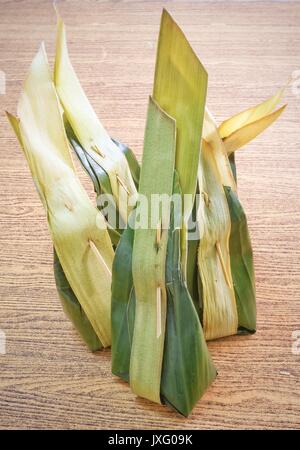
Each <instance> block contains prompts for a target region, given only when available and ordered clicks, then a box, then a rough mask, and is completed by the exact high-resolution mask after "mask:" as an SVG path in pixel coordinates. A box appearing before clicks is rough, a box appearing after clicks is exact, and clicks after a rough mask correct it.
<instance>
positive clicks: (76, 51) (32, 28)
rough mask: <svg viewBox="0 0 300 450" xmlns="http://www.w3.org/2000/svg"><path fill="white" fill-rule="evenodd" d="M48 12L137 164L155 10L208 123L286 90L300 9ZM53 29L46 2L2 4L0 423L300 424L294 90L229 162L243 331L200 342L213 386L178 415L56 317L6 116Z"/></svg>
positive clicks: (251, 6)
mask: <svg viewBox="0 0 300 450" xmlns="http://www.w3.org/2000/svg"><path fill="white" fill-rule="evenodd" d="M59 3H60V5H59V6H60V11H61V14H62V15H63V18H64V20H65V22H66V24H67V30H68V40H69V49H70V53H71V57H72V61H73V63H74V66H75V69H76V71H77V73H78V75H79V77H80V80H81V82H82V84H83V86H84V88H85V90H86V92H87V94H88V96H89V98H90V100H91V101H92V103H93V105H94V107H95V109H96V111H97V113H98V115H99V116H100V118H101V120H102V122H103V123H104V124H105V126H106V128H107V129H108V130H109V133H110V134H111V135H112V136H113V137H116V138H118V139H120V140H121V141H123V142H125V143H127V144H129V145H130V146H131V147H132V148H133V149H134V151H135V152H136V154H137V155H139V156H140V155H141V152H142V145H143V133H144V125H145V113H146V107H147V101H148V98H147V97H148V95H149V94H150V93H151V91H152V82H153V71H154V62H155V51H156V42H157V37H158V29H159V21H160V14H161V9H162V6H165V7H167V9H168V10H169V11H170V12H171V14H173V16H174V18H175V20H176V21H177V22H178V23H179V24H180V26H181V27H182V28H183V30H184V31H185V33H186V35H187V37H188V39H189V40H190V41H191V43H192V46H193V48H194V49H195V51H196V52H197V54H198V55H199V57H200V58H201V61H202V62H203V64H204V65H205V66H206V68H207V70H208V73H209V91H208V106H209V107H210V109H211V111H212V112H213V113H214V114H215V116H216V118H217V120H218V121H219V122H220V121H221V120H223V119H225V118H227V117H228V116H230V115H232V114H234V113H236V112H238V111H240V110H242V109H244V108H246V107H248V106H250V105H254V104H256V103H257V102H259V101H260V100H262V99H264V98H265V97H267V96H269V95H271V94H273V93H274V92H275V91H276V90H277V89H278V88H279V87H281V86H282V85H284V84H285V83H286V82H287V81H288V80H289V78H290V77H291V76H294V77H298V80H299V79H300V71H299V69H300V59H299V55H300V27H299V24H300V4H299V3H290V2H282V3H281V2H274V3H270V2H269V3H268V2H263V1H261V2H258V3H253V2H248V3H239V2H232V3H230V2H223V3H222V2H207V3H204V2H175V1H174V2H159V1H154V2H151V1H140V2H132V1H126V2H125V1H96V0H94V1H92V0H91V1H61V2H59ZM55 21H56V19H55V14H54V11H53V8H52V2H51V1H42V0H36V1H35V0H24V1H21V0H19V1H17V0H15V1H4V0H1V1H0V70H1V71H2V72H4V73H5V75H6V93H5V94H2V95H0V104H1V108H0V110H1V112H0V117H1V119H0V124H1V125H0V130H1V131H0V151H1V166H0V211H1V217H0V227H1V229H0V265H1V267H0V294H1V303H0V329H1V330H2V331H4V332H5V334H6V354H5V355H1V354H0V427H1V428H14V429H16V428H31V429H32V428H34V429H36V428H50V429H51V428H70V429H71V428H99V429H101V428H104V429H129V428H133V429H142V428H156V429H200V428H285V429H286V428H300V384H299V378H300V373H299V363H300V352H298V353H299V354H298V355H297V351H294V352H292V344H293V332H295V331H296V330H300V272H299V269H300V148H299V146H300V132H299V130H300V128H299V122H300V120H299V119H300V82H298V84H297V80H294V84H293V87H292V86H291V87H288V88H287V91H286V101H287V102H288V108H287V110H286V111H285V112H284V114H283V116H282V118H280V120H279V121H278V123H276V124H274V125H273V126H272V127H271V128H270V129H269V130H267V131H266V132H265V133H264V134H263V135H261V136H260V137H259V138H257V139H256V140H255V142H253V143H251V144H250V145H248V147H247V148H245V149H243V150H241V151H240V152H239V153H238V154H237V166H238V179H239V194H240V197H241V200H242V202H243V205H244V207H245V210H246V212H247V214H248V218H249V219H248V220H249V227H250V232H251V236H252V240H253V247H254V255H255V267H256V276H257V304H258V327H257V328H258V329H257V333H256V334H255V335H254V336H251V337H231V338H227V339H223V340H218V341H214V342H210V343H209V349H210V351H211V353H212V356H213V359H214V361H215V363H216V366H217V367H218V371H219V375H218V377H217V379H216V381H215V382H214V384H213V385H212V386H211V388H210V389H209V390H208V391H207V393H206V394H205V395H204V397H203V398H202V400H201V401H200V402H199V403H198V405H197V406H196V407H195V409H194V411H193V413H192V414H191V416H190V417H189V418H188V419H184V418H182V417H180V416H179V415H178V414H176V413H175V412H173V411H170V410H169V409H168V408H167V407H164V406H159V405H155V404H152V403H150V402H148V401H146V400H143V399H139V398H136V396H135V395H134V394H132V393H131V392H130V389H129V388H128V386H127V384H126V383H124V382H121V381H120V380H119V379H117V378H116V377H114V376H112V375H111V372H110V351H104V352H101V353H100V352H99V353H96V354H92V353H90V352H89V351H88V350H87V349H86V348H85V346H84V344H83V343H82V342H81V340H80V339H79V337H78V336H77V334H76V332H75V331H74V329H73V328H72V326H71V324H70V323H69V321H68V320H67V319H66V318H65V316H64V314H63V312H62V309H61V306H60V302H59V299H58V296H57V293H56V290H55V285H54V278H53V272H52V245H51V241H50V238H49V233H48V230H47V226H46V220H45V214H44V210H43V208H42V205H41V203H40V201H39V198H38V195H37V193H36V191H35V189H34V185H33V182H32V180H31V177H30V175H29V170H28V167H27V165H26V163H25V160H24V158H23V156H22V153H21V151H20V148H19V145H18V143H17V141H16V139H15V137H14V136H13V133H12V131H11V129H10V127H9V125H8V123H7V121H6V118H5V115H4V109H8V110H9V111H11V112H16V104H17V99H18V96H19V93H20V89H21V85H22V81H23V80H24V77H25V74H26V71H27V69H28V66H29V64H30V61H31V59H32V58H33V55H34V54H35V52H36V50H37V48H38V46H39V44H40V42H41V41H42V40H44V41H45V43H46V47H47V51H48V55H49V59H50V62H51V64H52V62H53V53H54V41H55ZM297 70H298V72H295V71H297ZM297 94H298V95H297ZM80 176H81V178H82V180H83V183H84V185H85V187H86V188H87V189H88V191H89V192H90V194H91V195H93V192H92V186H91V183H90V181H89V180H88V179H87V177H86V176H85V175H84V174H83V173H82V172H81V175H80ZM299 347H300V346H298V349H299ZM295 350H297V348H296V346H295Z"/></svg>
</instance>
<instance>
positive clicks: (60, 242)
mask: <svg viewBox="0 0 300 450" xmlns="http://www.w3.org/2000/svg"><path fill="white" fill-rule="evenodd" d="M41 99H43V101H41ZM18 114H19V117H20V119H16V118H14V119H13V120H10V121H11V123H12V126H13V128H14V130H15V132H16V135H17V137H18V139H19V141H20V143H21V148H23V151H24V155H25V157H26V159H27V162H28V165H29V167H30V170H31V173H32V177H33V179H34V181H35V184H36V187H37V190H38V193H39V195H40V198H41V200H42V203H43V205H44V207H45V209H46V212H47V219H48V225H49V229H50V231H51V236H52V239H53V243H54V247H55V251H56V253H57V256H58V259H59V261H60V264H61V266H62V267H63V271H64V274H65V275H66V278H67V279H68V281H69V283H70V287H72V291H73V292H74V294H75V295H76V297H77V299H78V300H79V302H80V305H81V306H82V310H84V311H85V314H86V316H87V317H88V319H89V322H90V323H91V324H92V327H93V329H94V330H95V333H96V334H97V336H98V339H99V341H100V342H101V345H103V346H107V345H110V295H109V293H110V282H111V280H110V277H111V271H110V267H111V265H112V259H113V249H112V246H111V242H110V239H109V236H108V233H107V230H106V226H105V222H104V218H103V217H102V216H101V214H100V215H98V214H99V213H97V210H96V209H95V208H94V207H93V206H92V204H91V202H90V200H89V198H88V196H87V194H86V193H85V191H84V190H83V188H82V186H81V185H80V183H79V180H78V178H77V177H76V175H75V172H74V167H73V163H72V159H71V156H70V153H69V146H68V143H67V138H66V135H65V130H64V124H63V118H62V112H61V108H60V105H59V103H58V99H57V96H56V93H55V90H54V87H53V83H52V79H51V77H50V70H49V66H48V62H47V57H46V53H45V49H44V47H43V45H42V46H41V48H40V50H39V52H38V53H37V55H36V57H35V58H34V60H33V62H32V65H31V67H30V71H29V74H28V76H27V79H26V81H25V84H24V89H23V91H22V94H21V98H20V101H19V105H18ZM48 116H50V117H51V120H49V117H48ZM9 119H12V116H10V117H9ZM97 215H98V216H97ZM96 220H97V221H98V224H100V222H101V225H102V228H101V229H100V228H99V227H97V226H96ZM58 268H59V267H58ZM96 279H97V282H96ZM99 280H101V282H100V283H99ZM99 284H100V285H101V291H100V290H99ZM61 297H64V298H65V296H64V293H63V292H62V295H61ZM78 317H79V316H77V318H76V320H77V319H78ZM76 320H75V322H76ZM77 321H78V320H77ZM93 345H94V344H93Z"/></svg>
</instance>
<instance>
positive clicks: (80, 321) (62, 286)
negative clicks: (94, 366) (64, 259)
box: [53, 250, 102, 352]
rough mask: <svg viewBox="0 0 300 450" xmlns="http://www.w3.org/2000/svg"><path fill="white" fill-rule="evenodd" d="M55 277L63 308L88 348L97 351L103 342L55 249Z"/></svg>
mask: <svg viewBox="0 0 300 450" xmlns="http://www.w3.org/2000/svg"><path fill="white" fill-rule="evenodd" d="M53 265H54V277H55V283H56V288H57V291H58V294H59V298H60V300H61V303H62V306H63V310H64V312H65V314H66V315H67V316H68V318H69V319H70V320H71V322H72V323H73V325H74V327H75V328H76V330H77V331H78V333H79V334H80V336H81V338H82V339H83V341H84V342H85V343H86V345H87V346H88V348H89V349H90V350H91V351H92V352H95V351H96V350H100V349H101V348H102V344H101V342H100V339H99V338H98V336H97V334H96V333H95V331H94V329H93V327H92V325H91V323H90V321H89V319H88V318H87V316H86V314H85V312H84V310H83V309H82V307H81V305H80V303H79V301H78V299H77V297H76V295H75V294H74V292H73V290H72V288H71V286H70V283H69V282H68V280H67V278H66V276H65V274H64V271H63V268H62V266H61V264H60V261H59V259H58V256H57V254H56V251H55V250H54V264H53Z"/></svg>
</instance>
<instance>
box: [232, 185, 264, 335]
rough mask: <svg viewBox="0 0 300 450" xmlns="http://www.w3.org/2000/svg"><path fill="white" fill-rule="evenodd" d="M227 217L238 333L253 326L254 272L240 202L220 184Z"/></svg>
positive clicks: (254, 316)
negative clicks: (228, 214) (225, 199)
mask: <svg viewBox="0 0 300 450" xmlns="http://www.w3.org/2000/svg"><path fill="white" fill-rule="evenodd" d="M224 190H225V194H226V198H227V203H228V207H229V212H230V219H231V232H230V238H229V251H230V265H231V273H232V278H233V286H234V293H235V298H236V304H237V312H238V333H239V334H244V333H254V332H255V329H256V302H255V276H254V267H253V255H252V248H251V241H250V236H249V231H248V226H247V219H246V215H245V213H244V210H243V208H242V205H241V203H240V201H239V199H238V197H237V195H236V193H235V192H233V191H232V189H231V188H230V187H227V186H225V187H224Z"/></svg>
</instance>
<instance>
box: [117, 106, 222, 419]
mask: <svg viewBox="0 0 300 450" xmlns="http://www.w3.org/2000/svg"><path fill="white" fill-rule="evenodd" d="M165 118H166V116H164V114H163V113H162V111H160V110H159V108H158V107H157V106H156V105H155V104H153V103H151V101H150V104H149V109H148V120H147V128H146V134H145V146H144V153H143V163H142V171H141V179H140V191H139V193H143V194H144V195H147V193H148V192H149V191H150V192H153V193H157V192H159V186H158V185H157V181H156V182H155V180H154V184H153V186H150V187H149V185H150V183H149V177H150V176H151V174H152V173H153V167H152V166H153V165H155V167H156V173H157V175H159V177H158V179H159V180H162V181H163V183H162V188H163V189H164V190H167V189H168V187H167V186H168V183H169V175H168V174H170V173H171V174H173V173H174V170H173V169H172V160H171V159H169V157H167V155H166V153H167V152H169V153H171V148H170V147H169V150H167V146H168V145H172V139H171V135H170V132H171V134H172V131H171V129H170V131H166V129H165V126H166V125H167V124H168V122H169V120H167V122H165ZM171 123H172V122H171ZM160 127H161V128H160ZM169 127H170V124H169ZM155 134H156V137H155ZM158 143H160V145H158ZM173 145H174V144H173ZM163 161H164V162H163ZM162 168H163V169H164V172H162ZM173 183H174V184H173ZM172 185H173V186H172V188H171V193H177V194H178V193H179V192H180V191H179V181H178V177H177V178H176V180H175V182H174V175H172ZM148 189H149V191H148ZM135 213H137V211H135ZM176 213H177V215H178V216H177V217H174V213H172V214H173V216H172V214H171V216H172V221H171V226H170V229H169V232H167V235H165V237H164V238H163V237H162V239H161V241H160V246H159V249H160V251H163V250H164V248H165V251H166V252H167V253H166V262H165V264H163V263H162V260H164V258H163V257H161V254H160V255H159V252H158V251H157V248H156V247H155V245H154V242H155V239H154V238H155V232H156V230H148V229H147V230H144V229H135V230H134V229H133V228H135V225H136V219H132V216H131V217H130V221H129V222H130V225H131V226H132V222H134V226H133V227H132V228H128V229H127V230H125V231H124V233H123V235H122V236H121V239H120V242H119V245H118V247H117V250H116V253H115V259H114V263H113V270H112V371H113V373H114V374H115V375H118V376H120V377H122V378H123V379H125V380H127V381H129V382H130V385H131V387H132V389H133V391H134V392H136V393H137V394H138V395H140V396H143V397H145V398H148V399H150V400H154V401H156V402H158V403H160V402H163V403H167V404H169V405H170V406H172V407H173V408H175V409H176V410H177V411H179V412H180V413H181V414H183V415H188V414H189V413H190V411H191V410H192V408H193V406H194V404H195V403H196V402H197V401H198V399H199V398H200V397H201V395H202V394H203V392H204V391H205V389H206V388H207V387H208V385H209V384H210V383H211V382H212V380H213V379H214V377H215V375H216V371H215V369H214V366H213V363H212V361H211V359H210V356H209V353H208V349H207V346H206V342H205V339H204V335H203V331H202V327H201V324H200V320H199V317H198V314H197V311H196V309H195V307H194V304H193V300H192V298H191V296H190V294H189V292H188V288H187V285H186V282H185V281H184V276H183V273H182V268H181V263H180V235H181V233H180V228H179V227H178V223H181V220H182V211H181V210H180V211H176ZM175 224H177V225H176V226H175ZM163 229H164V228H163ZM139 235H140V236H141V241H140V240H139ZM147 235H148V236H147ZM149 236H150V239H149ZM140 242H141V244H142V245H140ZM137 243H138V246H137ZM166 244H167V245H166ZM141 249H142V250H141ZM137 252H139V254H138V258H137V256H136V255H137ZM151 252H153V261H152V260H150V261H149V253H150V254H151ZM157 254H158V255H159V256H158V257H157ZM145 256H147V257H146V258H145ZM144 267H145V269H146V270H144ZM153 269H154V274H153V278H152V273H151V271H152V270H153ZM161 269H163V271H164V274H162V273H161ZM157 277H158V278H157ZM157 279H160V286H161V287H163V286H164V287H165V292H162V293H161V301H162V302H163V301H165V305H163V304H161V305H160V308H159V309H157V305H155V301H156V300H157V298H156V293H157V290H156V283H157ZM158 312H159V313H160V314H161V317H160V319H161V321H163V320H164V322H162V323H160V326H159V333H158V332H157V330H158V322H157V315H158ZM163 315H164V316H165V317H164V318H163ZM138 316H140V317H138ZM137 321H138V322H137ZM145 324H147V325H146V326H145ZM187 324H189V325H188V326H187Z"/></svg>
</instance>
